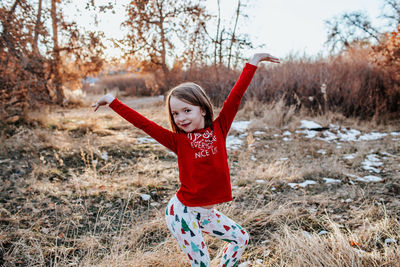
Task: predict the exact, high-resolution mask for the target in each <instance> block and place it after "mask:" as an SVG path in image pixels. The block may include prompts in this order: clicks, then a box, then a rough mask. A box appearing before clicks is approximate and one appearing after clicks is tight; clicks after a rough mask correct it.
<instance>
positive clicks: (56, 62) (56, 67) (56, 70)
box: [51, 0, 64, 104]
mask: <svg viewBox="0 0 400 267" xmlns="http://www.w3.org/2000/svg"><path fill="white" fill-rule="evenodd" d="M51 20H52V27H53V65H52V71H53V74H54V77H53V84H54V85H55V90H56V101H57V104H62V101H63V99H64V92H63V91H62V87H61V76H60V63H61V60H60V49H59V46H58V18H57V0H51Z"/></svg>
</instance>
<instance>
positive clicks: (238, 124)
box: [231, 121, 251, 133]
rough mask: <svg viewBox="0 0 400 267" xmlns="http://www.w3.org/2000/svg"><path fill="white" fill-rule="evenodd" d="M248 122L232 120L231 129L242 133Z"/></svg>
mask: <svg viewBox="0 0 400 267" xmlns="http://www.w3.org/2000/svg"><path fill="white" fill-rule="evenodd" d="M250 123H251V121H234V122H233V123H232V126H231V129H233V130H235V131H237V132H241V133H242V132H244V131H246V130H247V128H248V127H249V125H250Z"/></svg>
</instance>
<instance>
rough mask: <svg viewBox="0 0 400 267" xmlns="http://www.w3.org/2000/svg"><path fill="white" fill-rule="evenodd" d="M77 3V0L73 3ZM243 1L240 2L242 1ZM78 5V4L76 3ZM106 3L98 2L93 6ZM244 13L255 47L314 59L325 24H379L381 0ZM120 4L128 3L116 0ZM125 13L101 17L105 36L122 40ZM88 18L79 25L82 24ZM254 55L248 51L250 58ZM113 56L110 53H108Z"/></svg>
mask: <svg viewBox="0 0 400 267" xmlns="http://www.w3.org/2000/svg"><path fill="white" fill-rule="evenodd" d="M76 1H77V0H76ZM220 1H221V11H222V14H223V16H224V17H226V18H227V21H228V22H229V19H230V20H232V18H233V17H234V10H235V8H236V5H237V0H220ZM242 1H243V0H242ZM79 2H80V1H78V2H77V3H79ZM100 2H106V1H105V0H98V1H96V3H100ZM247 2H248V3H249V4H247V7H246V9H245V12H246V14H247V15H248V18H247V19H241V22H240V31H241V32H242V33H247V34H248V35H249V37H250V39H251V41H253V43H254V44H255V45H261V44H264V45H265V48H264V49H258V50H257V52H259V51H261V50H262V51H266V52H269V53H271V54H273V55H274V56H277V57H280V58H283V57H285V56H288V55H289V54H299V55H302V54H304V53H305V54H307V55H309V56H315V55H317V54H318V53H323V54H325V53H327V52H326V48H325V47H324V43H325V41H326V36H327V29H326V26H325V23H324V21H325V20H328V19H332V18H333V17H334V16H340V15H341V14H343V13H345V12H352V11H364V12H365V13H366V14H367V15H368V16H369V17H370V18H371V20H372V21H373V22H374V24H375V23H376V24H378V23H379V21H380V20H379V18H378V16H379V15H380V14H381V8H382V5H383V0H248V1H247ZM117 3H119V4H126V3H129V0H118V1H117ZM206 3H207V7H208V9H209V10H210V11H211V12H213V11H214V12H215V14H216V12H217V8H216V7H217V4H216V3H217V0H206ZM123 14H124V9H123V8H121V9H120V10H119V11H118V10H117V12H116V13H115V14H108V15H107V17H101V24H100V28H101V29H102V30H103V31H104V32H105V34H106V36H109V37H118V38H122V37H123V33H122V31H121V30H120V26H119V25H120V23H121V22H122V21H123V20H124V15H123ZM86 20H89V18H88V17H85V16H82V17H80V18H79V20H78V21H79V22H80V23H82V24H85V23H86V22H85V21H86ZM253 52H255V51H249V52H248V53H249V55H250V54H252V53H253ZM109 53H110V54H112V53H113V52H112V51H109Z"/></svg>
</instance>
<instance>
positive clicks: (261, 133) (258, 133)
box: [254, 131, 265, 135]
mask: <svg viewBox="0 0 400 267" xmlns="http://www.w3.org/2000/svg"><path fill="white" fill-rule="evenodd" d="M264 134H265V132H263V131H255V132H254V135H264Z"/></svg>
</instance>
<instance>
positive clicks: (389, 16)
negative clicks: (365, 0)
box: [382, 0, 400, 27]
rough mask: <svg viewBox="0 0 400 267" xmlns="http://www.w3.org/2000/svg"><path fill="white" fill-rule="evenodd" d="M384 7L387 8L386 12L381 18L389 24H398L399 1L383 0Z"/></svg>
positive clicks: (399, 18)
mask: <svg viewBox="0 0 400 267" xmlns="http://www.w3.org/2000/svg"><path fill="white" fill-rule="evenodd" d="M384 8H387V9H388V13H384V14H382V18H384V19H386V20H387V21H388V24H389V26H394V27H396V26H397V25H400V1H399V0H384Z"/></svg>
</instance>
